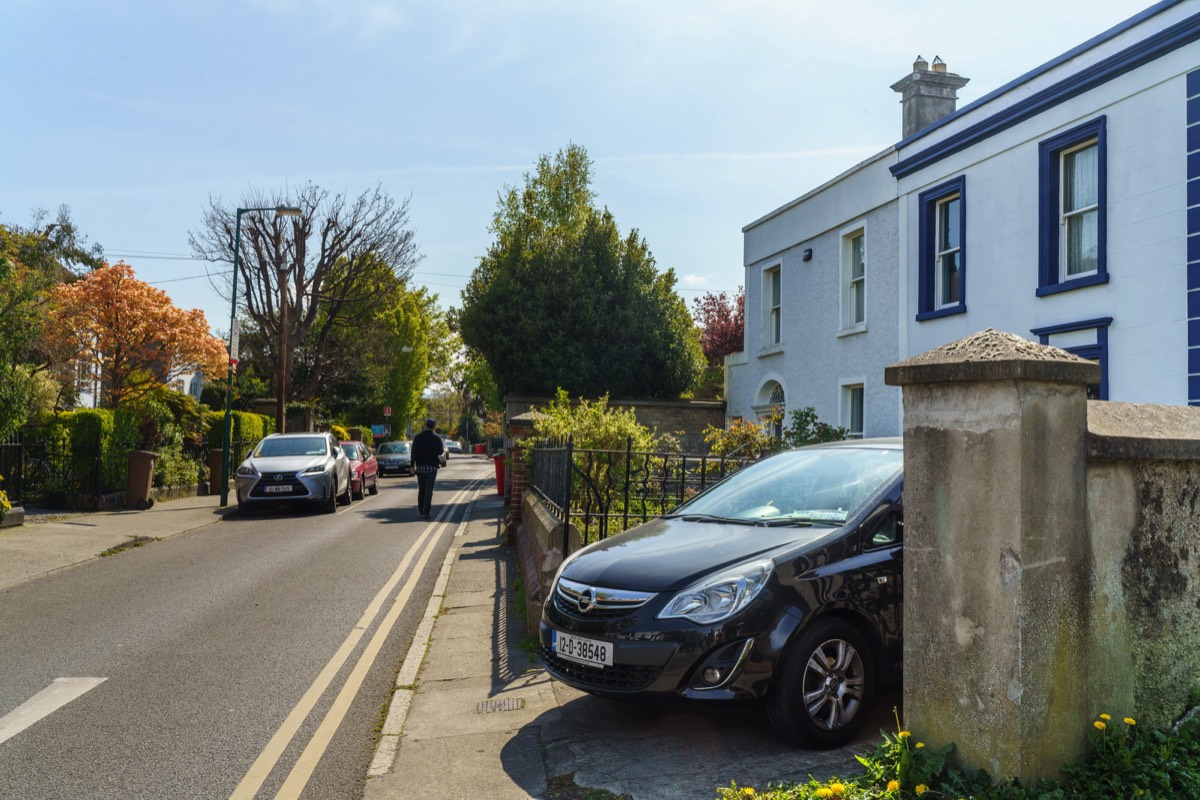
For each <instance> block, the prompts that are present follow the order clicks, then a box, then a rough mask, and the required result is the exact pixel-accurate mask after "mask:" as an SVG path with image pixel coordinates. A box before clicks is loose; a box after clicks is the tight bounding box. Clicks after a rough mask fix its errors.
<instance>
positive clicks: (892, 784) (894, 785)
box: [887, 780, 900, 792]
mask: <svg viewBox="0 0 1200 800" xmlns="http://www.w3.org/2000/svg"><path fill="white" fill-rule="evenodd" d="M887 790H888V791H889V792H898V791H900V781H896V780H892V781H888V788H887Z"/></svg>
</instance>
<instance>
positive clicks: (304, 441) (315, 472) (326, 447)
mask: <svg viewBox="0 0 1200 800" xmlns="http://www.w3.org/2000/svg"><path fill="white" fill-rule="evenodd" d="M235 481H236V486H237V504H238V511H240V512H242V513H249V512H250V511H252V510H253V509H254V508H255V507H256V506H259V505H265V504H268V503H281V502H287V503H295V502H304V503H315V504H318V505H320V506H321V507H322V508H324V510H325V511H328V512H330V513H333V512H334V511H336V510H337V504H338V503H339V502H341V503H344V504H348V503H349V502H350V501H351V499H352V496H351V485H350V484H351V477H350V459H349V458H347V457H346V453H345V452H343V450H342V448H341V447H340V446H339V445H338V442H337V440H336V439H334V438H333V436H331V435H330V434H328V433H273V434H271V435H270V436H268V437H266V438H265V439H263V440H262V441H261V442H259V443H258V445H257V446H255V448H254V449H253V450H251V451H250V454H249V455H248V456H247V457H246V460H245V461H243V462H242V464H241V466H239V467H238V468H237V474H236V478H235Z"/></svg>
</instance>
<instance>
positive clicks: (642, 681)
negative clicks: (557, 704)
mask: <svg viewBox="0 0 1200 800" xmlns="http://www.w3.org/2000/svg"><path fill="white" fill-rule="evenodd" d="M542 663H543V664H545V665H546V671H547V672H549V673H550V674H551V675H553V676H554V677H556V678H558V679H559V680H562V681H564V682H566V683H570V684H573V685H575V686H581V687H583V688H586V689H596V690H602V691H603V690H606V691H614V692H637V691H640V690H642V689H645V688H646V687H647V686H649V685H650V684H652V683H654V679H655V678H657V677H658V675H659V673H660V672H662V667H647V666H644V665H634V664H614V665H613V666H611V667H589V666H588V665H587V664H579V663H576V662H574V661H568V660H567V659H565V658H560V657H559V656H558V654H557V653H555V652H554V651H553V650H551V649H550V648H549V647H542Z"/></svg>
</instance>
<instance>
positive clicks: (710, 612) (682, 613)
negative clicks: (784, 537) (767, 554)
mask: <svg viewBox="0 0 1200 800" xmlns="http://www.w3.org/2000/svg"><path fill="white" fill-rule="evenodd" d="M774 570H775V562H774V561H772V560H771V559H769V558H767V559H763V560H762V561H752V562H750V563H749V564H742V565H740V566H737V567H734V568H733V569H730V570H728V571H726V572H722V573H720V574H718V575H712V576H709V577H707V578H705V579H704V580H703V581H701V582H700V583H697V584H696V585H695V586H691V587H689V588H687V589H684V590H683V591H682V592H680V593H679V594H677V595H675V596H674V597H672V598H671V602H669V603H667V605H666V607H664V608H663V610H662V611H660V612H658V618H659V619H687V620H691V621H692V622H696V623H699V624H701V625H710V624H712V623H714V622H720V621H721V620H723V619H727V618H729V617H732V616H733V615H734V614H736V613H737V612H739V611H741V610H742V609H743V608H745V607H746V606H748V605H750V602H751V601H752V600H754V598H755V597H757V596H758V593H759V592H761V591H762V589H763V587H764V586H766V585H767V579H768V578H770V577H771V573H772V572H773V571H774Z"/></svg>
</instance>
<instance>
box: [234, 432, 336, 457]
mask: <svg viewBox="0 0 1200 800" xmlns="http://www.w3.org/2000/svg"><path fill="white" fill-rule="evenodd" d="M328 442H329V440H328V439H325V438H324V437H321V436H295V437H290V436H289V437H287V438H280V439H263V440H262V441H261V442H259V443H258V447H256V448H255V449H254V454H253V456H252V457H253V458H276V457H279V456H323V455H326V454H327V453H328V452H329V444H328Z"/></svg>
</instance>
